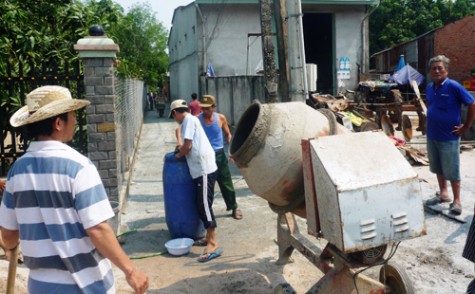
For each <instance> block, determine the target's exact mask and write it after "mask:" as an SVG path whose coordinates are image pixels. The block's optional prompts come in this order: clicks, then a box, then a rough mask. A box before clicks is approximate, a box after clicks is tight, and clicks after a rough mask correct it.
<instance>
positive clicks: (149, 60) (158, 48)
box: [111, 3, 168, 91]
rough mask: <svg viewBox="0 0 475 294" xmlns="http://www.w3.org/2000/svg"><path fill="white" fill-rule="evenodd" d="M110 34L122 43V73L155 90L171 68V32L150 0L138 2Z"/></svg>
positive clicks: (120, 55) (120, 67) (120, 71)
mask: <svg viewBox="0 0 475 294" xmlns="http://www.w3.org/2000/svg"><path fill="white" fill-rule="evenodd" d="M111 35H112V36H113V38H114V40H115V41H116V42H117V43H118V44H119V46H120V53H119V58H120V66H119V69H118V71H119V74H120V75H123V76H132V77H136V78H140V79H143V80H144V81H145V83H146V84H147V85H148V86H149V87H150V88H151V89H152V90H153V91H156V88H155V87H158V86H159V85H162V84H163V83H164V81H165V79H166V72H167V70H168V54H167V53H166V46H167V39H168V32H167V30H166V29H165V27H164V26H163V25H162V24H161V23H160V22H159V21H158V20H157V19H156V17H155V16H154V14H153V13H152V9H151V7H150V5H149V4H148V3H146V4H142V5H139V4H135V5H133V6H132V8H131V9H130V10H129V12H128V13H127V15H126V17H124V18H123V19H121V21H120V22H119V23H118V25H117V27H115V28H111Z"/></svg>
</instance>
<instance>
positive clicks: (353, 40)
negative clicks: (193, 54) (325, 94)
mask: <svg viewBox="0 0 475 294" xmlns="http://www.w3.org/2000/svg"><path fill="white" fill-rule="evenodd" d="M365 15H366V14H365V12H364V9H363V7H353V9H349V7H348V10H345V11H341V12H337V13H335V68H337V67H338V66H339V58H340V57H347V56H348V57H349V58H350V65H351V70H350V80H342V81H341V82H343V84H341V83H340V85H338V84H337V91H336V92H340V91H343V90H344V89H350V90H355V88H356V86H357V84H358V81H359V74H360V72H361V71H364V69H359V66H361V65H362V64H363V63H364V62H363V58H364V56H363V50H364V49H363V43H362V34H363V28H364V26H363V20H364V17H365ZM366 46H367V44H366ZM358 65H359V66H358ZM334 74H335V75H336V70H335V71H334Z"/></svg>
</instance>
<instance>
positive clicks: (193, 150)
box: [169, 99, 223, 262]
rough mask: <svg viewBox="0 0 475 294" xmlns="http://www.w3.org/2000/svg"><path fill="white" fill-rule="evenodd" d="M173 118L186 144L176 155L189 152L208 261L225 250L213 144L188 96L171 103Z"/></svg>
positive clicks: (184, 154) (187, 157) (202, 260)
mask: <svg viewBox="0 0 475 294" xmlns="http://www.w3.org/2000/svg"><path fill="white" fill-rule="evenodd" d="M170 109H171V111H170V115H169V117H170V118H172V117H173V118H174V119H175V121H176V122H177V123H179V124H181V127H180V133H181V137H182V139H183V145H181V146H180V147H179V148H178V152H177V153H176V155H175V156H176V157H177V158H180V157H183V156H186V162H187V163H188V168H189V169H190V174H191V177H192V178H193V183H194V185H195V188H196V203H197V206H198V213H199V215H200V219H201V221H202V222H203V225H204V227H205V228H206V239H207V244H206V248H205V249H204V251H203V254H201V255H200V257H199V258H198V261H200V262H207V261H210V260H212V259H214V258H216V257H218V256H220V255H221V254H222V252H223V250H222V249H221V248H220V247H219V246H218V241H217V238H216V227H217V224H216V219H215V217H214V213H213V207H212V206H213V200H214V184H215V182H216V171H217V169H218V168H217V166H216V160H215V153H214V150H213V147H211V144H210V143H209V140H208V138H207V137H206V134H205V132H204V130H203V127H202V126H201V124H200V122H199V120H198V119H197V118H196V117H195V116H193V115H190V113H189V109H188V105H187V104H186V101H185V100H181V99H180V100H175V101H173V102H172V104H171V107H170Z"/></svg>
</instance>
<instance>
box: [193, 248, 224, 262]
mask: <svg viewBox="0 0 475 294" xmlns="http://www.w3.org/2000/svg"><path fill="white" fill-rule="evenodd" d="M222 253H223V249H221V248H218V249H216V250H215V251H213V252H206V250H205V251H204V252H203V253H202V254H201V255H200V257H199V258H198V261H199V262H208V261H210V260H212V259H215V258H216V257H218V256H220V255H221V254H222Z"/></svg>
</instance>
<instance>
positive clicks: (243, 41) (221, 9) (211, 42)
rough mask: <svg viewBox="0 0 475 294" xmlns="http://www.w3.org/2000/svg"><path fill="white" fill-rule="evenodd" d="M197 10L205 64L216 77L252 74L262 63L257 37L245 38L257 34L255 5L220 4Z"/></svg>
mask: <svg viewBox="0 0 475 294" xmlns="http://www.w3.org/2000/svg"><path fill="white" fill-rule="evenodd" d="M199 7H200V9H201V14H202V15H203V20H204V24H205V31H206V35H207V38H206V40H204V41H205V42H206V48H207V50H206V64H208V63H210V64H211V65H212V66H213V69H214V72H215V74H216V75H217V76H220V77H225V76H236V75H246V74H247V72H248V73H249V74H251V75H253V74H256V72H255V68H256V67H257V66H258V64H259V63H260V62H261V61H262V45H261V37H260V36H251V37H249V38H248V34H256V33H260V32H261V24H260V10H259V6H258V5H235V4H224V5H200V6H199ZM201 41H203V40H200V42H201ZM248 41H249V43H248ZM248 44H249V45H250V46H249V53H248ZM200 46H202V44H201V43H200Z"/></svg>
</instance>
